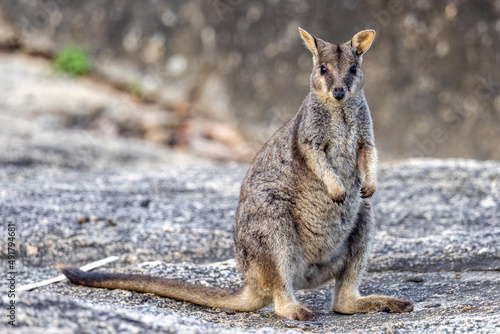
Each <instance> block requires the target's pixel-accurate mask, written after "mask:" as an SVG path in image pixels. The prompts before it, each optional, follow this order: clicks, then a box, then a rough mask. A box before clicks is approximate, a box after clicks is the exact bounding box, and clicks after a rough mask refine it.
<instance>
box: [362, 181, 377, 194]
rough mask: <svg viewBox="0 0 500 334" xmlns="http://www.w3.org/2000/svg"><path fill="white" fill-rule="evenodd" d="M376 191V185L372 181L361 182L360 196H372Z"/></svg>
mask: <svg viewBox="0 0 500 334" xmlns="http://www.w3.org/2000/svg"><path fill="white" fill-rule="evenodd" d="M376 191H377V186H376V185H375V184H374V183H367V184H363V186H362V187H361V197H362V198H368V197H372V196H373V194H375V192H376Z"/></svg>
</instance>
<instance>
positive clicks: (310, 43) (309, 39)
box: [299, 27, 318, 57]
mask: <svg viewBox="0 0 500 334" xmlns="http://www.w3.org/2000/svg"><path fill="white" fill-rule="evenodd" d="M299 33H300V37H302V40H303V41H304V43H305V44H306V46H307V48H308V49H309V51H311V52H312V54H313V55H314V56H315V57H318V40H317V39H316V37H314V36H313V35H311V34H310V33H308V32H307V31H305V30H304V29H302V28H300V27H299Z"/></svg>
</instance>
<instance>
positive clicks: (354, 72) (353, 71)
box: [349, 65, 356, 74]
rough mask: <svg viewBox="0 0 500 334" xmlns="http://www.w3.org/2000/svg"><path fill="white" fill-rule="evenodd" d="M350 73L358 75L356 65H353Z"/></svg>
mask: <svg viewBox="0 0 500 334" xmlns="http://www.w3.org/2000/svg"><path fill="white" fill-rule="evenodd" d="M349 72H351V73H352V74H356V65H352V66H351V68H350V69H349Z"/></svg>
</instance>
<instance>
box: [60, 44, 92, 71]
mask: <svg viewBox="0 0 500 334" xmlns="http://www.w3.org/2000/svg"><path fill="white" fill-rule="evenodd" d="M54 68H55V69H56V70H57V71H61V72H64V73H67V74H69V75H71V76H77V75H82V74H85V73H87V72H89V71H90V61H89V58H88V56H87V52H86V51H85V50H84V49H83V48H82V47H79V46H77V45H69V46H66V47H64V48H63V49H62V50H61V51H60V52H59V53H58V54H57V56H56V58H55V60H54Z"/></svg>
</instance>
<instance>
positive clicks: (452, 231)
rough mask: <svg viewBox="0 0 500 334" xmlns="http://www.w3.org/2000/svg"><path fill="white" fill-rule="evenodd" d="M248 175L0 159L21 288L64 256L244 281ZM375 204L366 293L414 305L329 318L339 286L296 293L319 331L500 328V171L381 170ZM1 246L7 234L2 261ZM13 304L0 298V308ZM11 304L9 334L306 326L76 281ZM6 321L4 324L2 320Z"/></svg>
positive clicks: (1, 204)
mask: <svg viewBox="0 0 500 334" xmlns="http://www.w3.org/2000/svg"><path fill="white" fill-rule="evenodd" d="M246 168H247V166H246V165H236V164H235V165H212V166H198V167H196V166H194V167H193V166H191V167H186V166H184V167H175V166H172V167H156V168H147V167H141V168H137V167H133V166H132V167H113V166H112V167H110V168H108V169H105V170H79V171H77V170H74V169H64V168H60V169H56V168H53V167H46V166H43V165H36V166H27V167H22V168H21V167H19V166H12V165H8V164H2V165H1V168H0V184H1V189H2V191H1V193H0V208H1V211H0V216H1V217H0V218H1V220H2V222H3V224H6V223H14V224H15V226H16V237H17V240H18V247H17V256H16V271H17V276H16V279H17V282H18V286H20V285H21V284H27V283H33V282H36V281H40V280H43V279H46V278H50V277H53V276H57V275H58V272H57V270H55V269H54V265H55V264H56V263H58V262H65V263H73V264H82V265H83V264H85V263H86V262H89V261H93V260H97V259H100V258H103V257H106V256H110V255H118V256H119V257H120V259H119V260H118V261H117V262H114V263H113V264H110V265H108V266H107V267H106V268H105V269H106V270H112V271H120V272H134V273H149V274H153V275H160V276H164V277H174V278H180V279H184V280H188V281H191V282H196V283H199V284H206V285H216V286H222V287H232V286H238V285H240V284H241V283H242V281H241V279H242V278H241V276H240V275H239V274H238V272H237V270H236V268H235V266H234V263H233V261H227V260H228V259H230V258H231V256H232V235H231V229H232V219H233V217H234V210H235V207H236V203H237V199H238V190H239V186H240V182H241V180H242V178H243V175H244V173H245V170H246ZM374 201H375V208H376V215H377V221H378V229H377V233H376V243H375V247H374V251H373V257H372V260H371V263H370V267H369V272H368V273H367V274H366V275H365V279H364V281H363V284H362V286H361V292H362V293H363V294H371V293H378V294H388V295H395V296H399V297H401V298H408V299H411V300H414V301H415V302H416V307H415V311H414V312H413V313H409V314H387V313H380V314H358V315H353V316H344V315H337V314H332V313H331V312H330V311H329V308H330V303H331V290H332V289H331V287H329V286H327V287H324V288H321V289H318V290H313V291H300V292H298V294H297V295H298V298H299V299H300V300H301V301H302V302H303V303H304V304H305V305H307V306H308V307H310V308H312V309H313V310H315V312H316V313H317V314H318V316H319V320H320V321H322V322H323V323H324V325H323V326H322V327H314V328H309V329H310V330H311V331H312V332H318V333H320V332H330V331H342V332H353V333H355V332H365V331H370V332H373V331H384V330H393V331H394V330H397V331H399V332H413V331H425V332H439V331H450V332H452V331H465V330H477V331H482V332H485V333H486V332H495V331H496V329H497V328H498V327H497V326H499V325H500V306H499V305H498V299H499V298H500V242H499V240H500V226H499V225H498V221H499V219H500V212H499V207H500V163H497V162H476V161H468V160H449V161H441V160H412V161H407V162H398V163H392V164H382V166H381V168H380V179H379V191H378V192H377V194H376V196H375V197H374ZM84 216H87V217H89V219H88V220H89V221H86V219H83V220H82V219H81V218H82V217H84ZM110 221H111V222H112V223H110ZM6 238H7V236H6V229H5V228H3V230H2V238H1V240H0V248H1V250H2V253H1V254H2V255H1V262H3V265H5V266H6V265H7V259H6V250H7V245H6ZM221 261H222V262H221ZM214 262H219V263H216V264H211V263H214ZM101 270H103V269H101ZM7 302H8V300H7V298H6V296H5V295H3V296H2V302H1V305H2V307H1V308H2V309H4V310H5V307H6V306H7ZM17 306H18V313H17V316H18V318H17V321H18V325H19V326H18V327H16V329H15V330H14V331H13V333H36V332H43V331H46V330H50V331H53V332H58V331H59V332H68V331H73V332H81V331H85V330H88V331H99V332H114V331H128V332H134V331H139V332H143V331H172V332H183V331H185V330H188V329H189V330H190V331H192V332H200V333H202V332H205V333H210V332H213V333H215V332H250V333H251V332H257V333H273V332H275V331H283V330H299V331H301V328H300V326H299V328H291V329H290V328H288V327H287V326H286V325H284V324H283V319H281V318H279V317H277V316H276V315H274V313H273V312H272V307H268V308H265V309H263V310H260V311H258V312H255V313H236V314H232V313H224V312H218V313H213V312H212V311H210V310H207V309H206V308H204V307H200V306H196V305H192V304H189V303H185V302H180V301H175V300H170V299H167V298H162V297H157V296H153V295H147V294H140V293H133V292H127V291H119V290H116V291H111V290H102V289H92V288H86V287H79V286H76V285H73V284H71V283H68V282H62V283H57V284H52V285H49V286H45V287H42V288H39V289H37V290H35V291H31V292H23V293H20V294H19V295H18V301H17ZM1 326H4V328H7V327H6V324H5V322H4V323H2V324H1ZM0 328H1V327H0ZM9 330H12V328H9Z"/></svg>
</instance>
